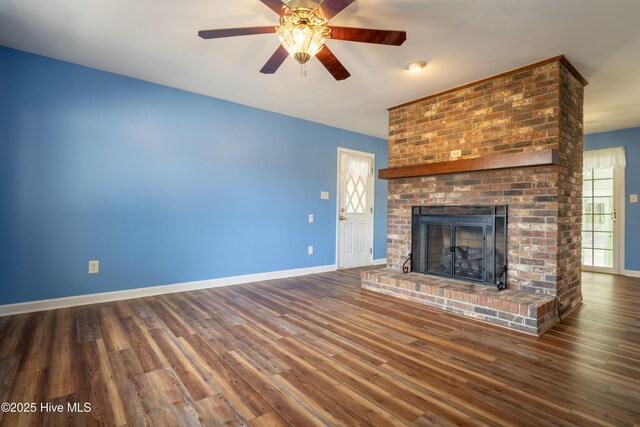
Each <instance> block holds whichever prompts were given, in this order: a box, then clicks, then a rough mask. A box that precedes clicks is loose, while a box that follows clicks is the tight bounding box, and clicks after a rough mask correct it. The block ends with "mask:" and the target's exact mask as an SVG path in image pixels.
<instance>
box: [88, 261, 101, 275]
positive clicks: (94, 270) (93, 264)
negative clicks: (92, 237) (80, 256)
mask: <svg viewBox="0 0 640 427" xmlns="http://www.w3.org/2000/svg"><path fill="white" fill-rule="evenodd" d="M98 273H100V261H89V274H98Z"/></svg>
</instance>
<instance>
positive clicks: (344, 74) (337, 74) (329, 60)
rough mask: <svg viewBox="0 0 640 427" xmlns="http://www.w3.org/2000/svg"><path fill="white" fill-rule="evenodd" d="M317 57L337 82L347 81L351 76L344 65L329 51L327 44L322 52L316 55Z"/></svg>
mask: <svg viewBox="0 0 640 427" xmlns="http://www.w3.org/2000/svg"><path fill="white" fill-rule="evenodd" d="M316 57H317V58H318V59H319V60H320V62H322V65H324V67H325V68H326V69H327V70H329V72H330V73H331V75H332V76H333V78H334V79H336V80H345V79H348V78H349V77H350V76H351V74H350V73H349V72H348V71H347V69H346V68H344V65H342V63H340V61H338V58H336V56H335V55H334V54H333V52H331V51H330V50H329V48H328V47H327V45H326V44H325V45H324V46H323V47H322V49H320V52H318V53H317V54H316Z"/></svg>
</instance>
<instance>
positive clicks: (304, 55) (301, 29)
mask: <svg viewBox="0 0 640 427" xmlns="http://www.w3.org/2000/svg"><path fill="white" fill-rule="evenodd" d="M276 32H277V33H279V35H280V43H282V46H284V48H285V49H286V50H287V52H289V54H290V55H291V56H293V57H294V58H295V59H296V61H298V62H299V63H300V64H304V63H306V62H307V61H309V60H310V59H311V58H313V57H314V56H315V55H316V54H317V53H318V52H320V50H321V49H322V47H323V46H324V41H325V39H327V38H329V37H331V28H329V27H328V26H327V21H326V20H325V19H324V18H322V17H320V16H319V15H318V14H317V13H315V11H313V10H311V9H305V8H298V9H295V10H293V13H292V14H290V15H283V16H281V17H280V26H278V27H276Z"/></svg>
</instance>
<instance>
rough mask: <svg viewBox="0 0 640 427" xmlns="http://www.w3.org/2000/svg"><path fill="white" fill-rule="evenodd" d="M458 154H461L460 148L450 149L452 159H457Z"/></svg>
mask: <svg viewBox="0 0 640 427" xmlns="http://www.w3.org/2000/svg"><path fill="white" fill-rule="evenodd" d="M460 156H462V150H452V151H451V158H452V159H457V158H458V157H460Z"/></svg>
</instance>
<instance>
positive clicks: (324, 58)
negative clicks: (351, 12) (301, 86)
mask: <svg viewBox="0 0 640 427" xmlns="http://www.w3.org/2000/svg"><path fill="white" fill-rule="evenodd" d="M260 1H261V2H262V3H264V4H265V5H266V6H268V7H269V8H271V9H272V10H273V11H274V12H276V13H277V14H278V15H280V25H278V26H275V27H274V26H269V27H247V28H227V29H220V30H202V31H199V32H198V35H199V36H200V37H202V38H203V39H216V38H223V37H236V36H246V35H252V34H268V33H278V34H279V36H280V42H281V45H280V47H279V48H278V49H277V50H276V51H275V53H274V54H273V55H272V56H271V58H270V59H269V60H268V61H267V63H266V64H265V65H264V67H262V69H261V70H260V72H261V73H264V74H273V73H275V72H276V71H277V70H278V68H279V67H280V65H282V63H283V62H284V60H285V59H286V58H287V56H289V55H291V56H293V57H294V58H295V59H296V60H297V61H298V62H299V63H300V64H305V63H306V62H307V61H309V60H310V59H311V58H313V57H314V56H316V57H317V58H318V60H319V61H320V62H321V63H322V65H324V67H325V68H326V69H327V70H328V71H329V72H330V73H331V75H332V76H333V77H334V78H335V79H336V80H344V79H347V78H349V76H351V74H350V73H349V71H347V69H346V68H345V67H344V66H343V65H342V64H341V63H340V61H339V60H338V58H336V57H335V55H334V54H333V53H332V52H331V51H330V50H329V48H328V47H327V46H326V45H325V44H324V42H325V40H326V39H333V40H346V41H353V42H361V43H373V44H384V45H390V46H400V45H402V44H403V43H404V42H405V40H406V39H407V34H406V33H405V32H404V31H387V30H372V29H365V28H350V27H336V26H329V25H328V21H329V20H330V19H331V18H333V17H334V16H336V15H337V14H338V13H340V12H341V11H342V10H344V9H345V8H346V7H347V6H349V5H350V4H351V3H353V2H354V1H355V0H324V1H323V0H291V1H288V2H286V4H285V3H283V2H282V1H281V0H260Z"/></svg>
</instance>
